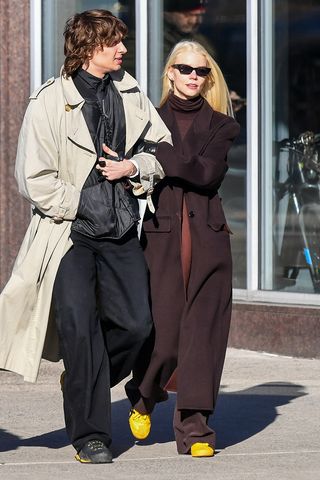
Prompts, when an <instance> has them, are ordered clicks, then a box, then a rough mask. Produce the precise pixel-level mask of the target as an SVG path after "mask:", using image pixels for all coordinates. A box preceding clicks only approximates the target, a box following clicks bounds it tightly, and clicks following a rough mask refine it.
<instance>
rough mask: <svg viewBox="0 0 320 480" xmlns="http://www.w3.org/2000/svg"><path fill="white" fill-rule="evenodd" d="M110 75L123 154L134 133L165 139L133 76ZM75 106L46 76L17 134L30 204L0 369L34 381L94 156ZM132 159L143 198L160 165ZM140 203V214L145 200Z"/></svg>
mask: <svg viewBox="0 0 320 480" xmlns="http://www.w3.org/2000/svg"><path fill="white" fill-rule="evenodd" d="M112 78H113V81H114V84H115V86H116V88H117V89H118V90H119V92H120V94H121V96H122V98H123V105H124V110H125V117H126V133H127V136H126V152H127V153H129V154H130V149H131V148H132V146H133V145H134V144H135V143H136V141H137V140H138V139H139V138H140V137H141V135H142V136H143V138H145V139H147V140H151V141H169V142H171V137H170V134H169V131H168V130H167V128H166V127H165V125H164V123H163V122H162V120H161V119H160V117H159V116H158V114H157V112H156V111H155V109H154V107H153V106H152V104H151V103H150V102H149V100H148V99H147V97H146V96H145V95H144V94H143V93H142V92H141V91H140V89H139V86H138V84H137V82H136V80H134V79H133V78H132V77H131V76H130V75H129V74H127V73H125V72H123V71H120V72H117V73H115V74H112ZM83 104H84V100H83V98H82V97H81V96H80V94H79V92H78V90H77V89H76V88H75V85H74V83H73V81H72V79H70V78H69V79H65V78H63V77H62V76H61V77H60V78H57V79H53V78H52V79H50V80H48V81H47V82H46V83H45V84H44V85H42V87H40V88H39V89H38V90H37V91H36V92H35V93H33V94H32V95H31V97H30V104H29V106H28V108H27V111H26V114H25V118H24V121H23V124H22V128H21V131H20V136H19V142H18V151H17V160H16V179H17V182H18V185H19V190H20V193H21V194H22V195H23V196H24V197H25V198H27V199H28V200H29V201H30V202H31V204H32V205H33V206H34V207H35V210H34V214H33V218H32V220H31V223H30V225H29V228H28V230H27V232H26V235H25V238H24V240H23V243H22V245H21V248H20V251H19V253H18V256H17V259H16V262H15V264H14V268H13V272H12V276H11V278H10V280H9V282H8V283H7V285H6V287H5V288H4V290H3V292H2V294H1V296H0V368H4V369H7V370H11V371H13V372H16V373H19V374H21V375H23V377H24V379H25V380H26V381H30V382H34V381H36V378H37V375H38V370H39V365H40V360H41V357H44V358H47V359H48V360H52V361H57V360H59V350H58V339H57V333H56V330H55V323H54V320H53V319H52V315H50V308H51V297H52V289H53V284H54V280H55V276H56V272H57V269H58V267H59V263H60V260H61V258H62V257H63V255H64V254H65V253H66V252H67V251H68V249H69V248H70V247H71V245H72V242H71V240H70V238H69V234H70V229H71V223H72V220H73V219H74V218H75V216H76V212H77V207H78V202H79V197H80V191H81V188H82V185H83V183H84V181H85V180H86V178H87V176H88V175H89V173H90V171H91V169H92V167H93V165H94V163H95V161H96V153H95V149H94V145H93V143H92V139H91V136H90V133H89V130H88V128H87V126H86V123H85V120H84V117H83V114H82V112H81V108H82V106H83ZM133 158H134V159H135V160H136V161H137V163H138V165H139V168H140V182H139V183H135V184H134V189H133V191H134V193H135V194H136V195H137V196H138V195H143V196H144V197H147V199H149V198H150V194H151V192H152V189H153V185H154V184H155V183H157V182H158V181H159V180H160V179H161V178H162V177H163V176H164V173H163V170H162V168H161V166H160V164H159V163H158V162H157V160H156V158H155V157H154V156H153V155H151V154H145V153H142V154H138V155H135V156H134V157H133ZM147 202H148V200H147ZM140 204H141V205H142V207H141V213H142V216H143V214H144V210H145V208H146V201H141V202H140ZM149 205H150V206H151V207H152V204H151V203H150V202H149ZM36 209H37V210H38V211H39V213H35V212H36V211H37V210H36Z"/></svg>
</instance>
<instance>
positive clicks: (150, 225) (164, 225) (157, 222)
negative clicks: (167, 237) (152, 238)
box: [143, 216, 171, 233]
mask: <svg viewBox="0 0 320 480" xmlns="http://www.w3.org/2000/svg"><path fill="white" fill-rule="evenodd" d="M143 230H144V231H145V232H147V233H149V232H150V233H157V232H159V233H169V232H171V220H170V217H156V216H153V217H152V218H150V220H147V221H145V222H143Z"/></svg>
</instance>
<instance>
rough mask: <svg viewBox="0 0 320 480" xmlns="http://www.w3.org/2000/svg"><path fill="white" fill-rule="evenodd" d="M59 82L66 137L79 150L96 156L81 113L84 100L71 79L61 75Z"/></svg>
mask: <svg viewBox="0 0 320 480" xmlns="http://www.w3.org/2000/svg"><path fill="white" fill-rule="evenodd" d="M61 81H62V86H63V92H64V96H65V110H66V123H67V135H68V137H69V139H70V140H71V142H73V143H74V144H75V145H77V146H78V147H79V148H81V149H82V150H84V151H86V152H90V153H93V154H94V155H95V156H96V151H95V148H94V145H93V141H92V138H91V135H90V132H89V129H88V127H87V124H86V121H85V119H84V116H83V114H82V111H81V110H82V107H83V105H84V99H83V97H82V96H81V95H80V93H79V91H78V90H77V88H76V86H75V84H74V83H73V80H72V78H70V77H68V78H64V77H63V76H62V75H61Z"/></svg>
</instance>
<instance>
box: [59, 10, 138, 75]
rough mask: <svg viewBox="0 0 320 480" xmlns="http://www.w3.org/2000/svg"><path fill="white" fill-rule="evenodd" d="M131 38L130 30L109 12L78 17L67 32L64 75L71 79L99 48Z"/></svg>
mask: <svg viewBox="0 0 320 480" xmlns="http://www.w3.org/2000/svg"><path fill="white" fill-rule="evenodd" d="M127 34H128V27H127V26H126V25H125V24H124V23H123V21H122V20H120V19H119V18H117V17H115V16H114V15H113V14H112V13H111V12H109V11H108V10H98V9H97V10H87V11H85V12H82V13H76V14H75V15H74V16H73V17H71V18H69V19H68V20H67V22H66V26H65V30H64V33H63V35H64V54H65V57H66V58H65V61H64V67H63V75H64V76H65V77H70V76H71V75H72V74H73V73H74V72H75V71H76V70H77V69H78V68H79V67H81V66H82V65H84V64H86V63H87V62H88V60H90V58H92V55H93V53H94V51H95V50H96V49H97V48H101V49H102V48H103V47H104V46H107V47H112V46H114V45H116V44H117V43H119V42H121V40H122V39H123V38H125V37H126V35H127Z"/></svg>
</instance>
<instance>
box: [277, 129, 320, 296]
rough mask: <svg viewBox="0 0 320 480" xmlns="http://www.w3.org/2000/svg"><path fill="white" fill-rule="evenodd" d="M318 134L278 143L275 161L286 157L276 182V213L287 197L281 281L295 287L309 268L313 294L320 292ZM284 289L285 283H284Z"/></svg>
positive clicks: (303, 134)
mask: <svg viewBox="0 0 320 480" xmlns="http://www.w3.org/2000/svg"><path fill="white" fill-rule="evenodd" d="M319 144H320V134H315V133H313V132H311V131H307V132H303V133H301V134H300V135H299V136H298V137H297V138H292V139H285V140H282V141H281V142H279V143H278V159H280V154H281V152H286V154H287V174H288V177H287V179H286V180H285V181H284V182H280V181H279V177H280V168H279V167H280V165H279V164H278V166H277V170H276V179H275V185H276V188H275V193H276V214H278V215H279V203H280V200H282V199H283V198H284V197H285V196H286V195H288V203H287V211H286V221H285V227H284V233H283V242H282V247H281V252H280V262H281V265H282V267H283V275H282V279H287V280H288V282H287V285H288V284H289V283H290V281H291V282H292V283H293V284H295V283H296V279H297V276H298V274H299V271H300V269H303V268H308V269H309V272H310V276H311V280H312V284H313V289H314V292H315V293H320V158H319V147H318V145H319ZM283 286H286V282H285V281H284V282H283Z"/></svg>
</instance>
